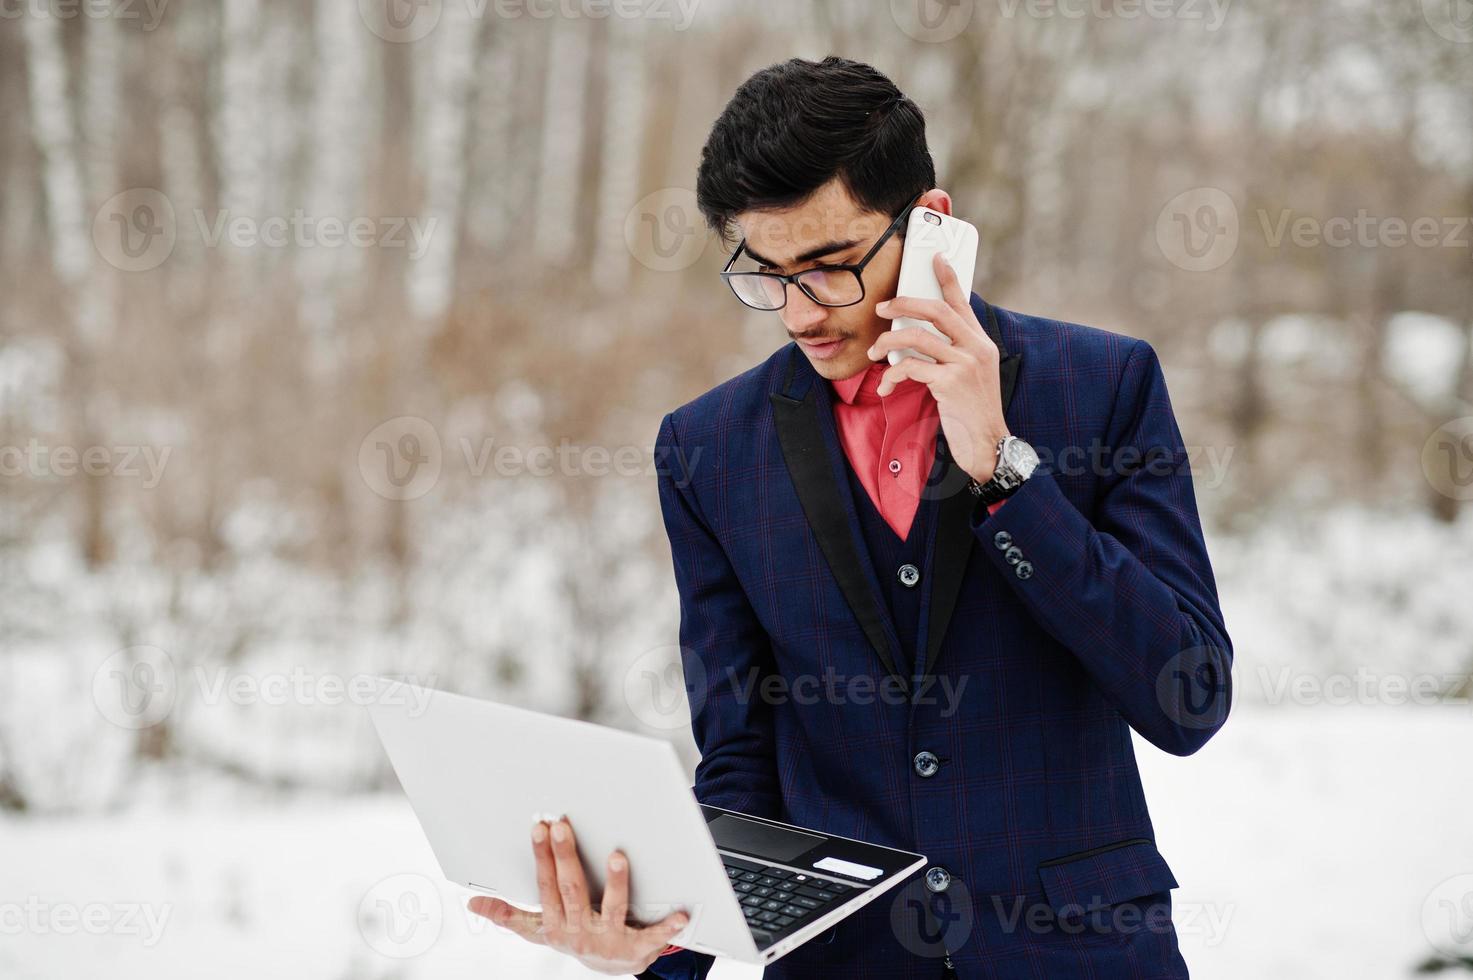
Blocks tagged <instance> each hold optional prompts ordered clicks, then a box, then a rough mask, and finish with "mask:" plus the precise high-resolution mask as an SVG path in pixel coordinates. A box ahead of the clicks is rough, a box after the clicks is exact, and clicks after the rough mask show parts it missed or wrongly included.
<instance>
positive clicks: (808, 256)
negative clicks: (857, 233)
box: [743, 238, 863, 268]
mask: <svg viewBox="0 0 1473 980" xmlns="http://www.w3.org/2000/svg"><path fill="white" fill-rule="evenodd" d="M861 241H863V239H861V238H851V239H849V240H848V241H847V242H824V243H823V244H822V245H819V246H818V247H816V248H810V249H809V250H808V251H806V252H804V253H803V254H802V255H800V256H798V257H797V258H795V259H793V264H794V265H802V264H803V263H804V262H811V261H813V260H814V259H821V258H823V257H824V256H825V255H833V254H834V253H835V252H842V251H844V249H846V248H853V247H854V246H856V245H858V244H859V243H860V242H861ZM743 248H745V249H746V252H747V254H748V255H750V256H751V257H752V258H754V259H756V260H757V261H758V262H760V263H762V264H763V265H770V266H772V267H773V268H777V266H778V263H776V262H774V261H772V260H771V259H767V258H763V257H762V256H760V255H758V254H757V253H756V252H754V251H752V246H750V245H744V246H743Z"/></svg>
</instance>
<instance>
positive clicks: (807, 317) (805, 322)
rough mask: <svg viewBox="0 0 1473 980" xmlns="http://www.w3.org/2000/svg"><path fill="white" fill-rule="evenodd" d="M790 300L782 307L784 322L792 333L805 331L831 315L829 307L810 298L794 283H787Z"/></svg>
mask: <svg viewBox="0 0 1473 980" xmlns="http://www.w3.org/2000/svg"><path fill="white" fill-rule="evenodd" d="M787 290H788V302H787V305H785V306H784V307H783V309H782V317H783V324H784V325H785V326H787V328H788V330H789V331H790V332H791V333H805V332H807V331H810V330H812V329H813V328H814V327H816V326H818V325H819V324H820V323H822V322H823V321H824V320H825V319H826V318H827V317H828V315H829V311H828V307H826V306H820V305H819V304H817V303H815V302H814V301H813V300H811V299H809V298H808V294H807V293H805V292H803V290H801V289H799V288H798V287H797V286H795V285H793V284H792V283H788V284H787Z"/></svg>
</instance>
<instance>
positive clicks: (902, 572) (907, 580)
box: [895, 562, 921, 589]
mask: <svg viewBox="0 0 1473 980" xmlns="http://www.w3.org/2000/svg"><path fill="white" fill-rule="evenodd" d="M895 577H896V578H898V579H900V584H901V585H903V586H905V587H906V588H907V589H913V588H915V587H916V583H917V582H919V581H920V580H921V570H920V569H919V568H916V567H915V566H914V565H912V564H910V563H909V562H907V563H906V564H904V565H901V566H900V567H899V568H897V569H896V570H895Z"/></svg>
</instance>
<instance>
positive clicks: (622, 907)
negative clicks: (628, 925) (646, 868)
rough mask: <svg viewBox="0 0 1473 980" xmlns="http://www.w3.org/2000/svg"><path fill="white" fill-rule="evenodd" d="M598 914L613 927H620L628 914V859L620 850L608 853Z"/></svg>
mask: <svg viewBox="0 0 1473 980" xmlns="http://www.w3.org/2000/svg"><path fill="white" fill-rule="evenodd" d="M599 914H600V915H602V916H603V920H604V923H605V924H606V925H608V926H610V927H611V928H614V929H619V928H622V927H623V926H624V920H625V919H626V918H627V917H628V915H629V859H628V858H626V857H625V856H624V854H623V852H621V851H614V852H613V853H611V854H610V855H609V874H608V879H607V883H606V884H605V885H604V897H603V907H602V909H600V911H599Z"/></svg>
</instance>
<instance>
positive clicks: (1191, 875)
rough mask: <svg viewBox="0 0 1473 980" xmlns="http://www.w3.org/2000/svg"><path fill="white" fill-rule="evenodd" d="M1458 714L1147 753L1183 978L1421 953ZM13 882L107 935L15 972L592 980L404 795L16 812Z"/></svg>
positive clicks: (1256, 723) (1458, 850)
mask: <svg viewBox="0 0 1473 980" xmlns="http://www.w3.org/2000/svg"><path fill="white" fill-rule="evenodd" d="M1469 721H1470V718H1469V709H1468V707H1467V706H1466V705H1464V706H1461V707H1454V706H1443V707H1437V708H1418V709H1414V708H1391V707H1384V706H1367V705H1348V706H1344V707H1331V706H1325V705H1320V706H1316V707H1300V706H1291V707H1278V708H1266V707H1258V706H1249V707H1246V708H1239V709H1235V715H1234V716H1233V717H1232V718H1231V719H1230V720H1229V722H1228V724H1227V726H1226V727H1225V728H1224V729H1223V730H1222V731H1221V732H1220V733H1219V734H1218V735H1217V737H1216V738H1215V739H1214V740H1213V741H1211V742H1210V743H1208V745H1207V746H1206V747H1205V748H1204V749H1202V750H1201V751H1200V752H1199V753H1197V754H1196V755H1194V756H1191V757H1188V758H1176V757H1173V756H1169V755H1166V754H1164V753H1161V752H1159V751H1157V750H1155V749H1153V748H1151V747H1150V746H1149V745H1147V744H1146V743H1144V742H1141V741H1139V740H1137V753H1138V756H1139V759H1140V764H1141V769H1142V773H1143V778H1144V779H1145V782H1146V789H1147V796H1148V798H1149V800H1150V802H1151V810H1152V817H1153V820H1154V822H1155V827H1156V835H1157V841H1158V843H1159V845H1160V847H1161V850H1162V853H1163V854H1165V855H1166V858H1167V861H1168V862H1169V863H1170V864H1171V867H1172V869H1173V871H1174V872H1175V873H1176V876H1177V879H1178V880H1179V881H1180V882H1181V887H1180V888H1179V889H1177V890H1176V892H1175V893H1174V895H1175V901H1176V906H1175V917H1176V923H1177V928H1178V930H1179V932H1180V934H1181V942H1182V949H1183V953H1184V955H1185V956H1186V959H1187V962H1188V963H1189V965H1190V966H1191V968H1192V975H1193V976H1194V977H1198V978H1201V980H1216V978H1224V980H1227V978H1232V980H1240V978H1243V977H1296V978H1315V977H1334V978H1342V980H1343V978H1358V977H1366V978H1384V977H1392V976H1404V975H1406V974H1407V973H1408V972H1409V968H1410V967H1411V966H1412V965H1413V964H1414V963H1416V962H1417V961H1419V960H1420V959H1422V958H1425V957H1426V956H1427V955H1429V953H1430V952H1431V949H1430V946H1429V941H1428V938H1427V935H1426V932H1425V930H1424V923H1423V921H1422V915H1421V912H1422V908H1423V904H1424V900H1426V898H1427V897H1428V896H1429V895H1430V894H1431V893H1432V892H1433V890H1434V889H1435V888H1436V886H1437V885H1438V884H1439V883H1440V882H1442V881H1444V880H1445V879H1447V878H1448V877H1450V876H1452V875H1454V874H1459V873H1464V872H1467V871H1469V870H1470V869H1473V837H1470V835H1468V834H1467V833H1466V832H1464V830H1463V829H1461V828H1460V826H1459V825H1458V824H1457V823H1456V818H1455V817H1453V816H1452V815H1455V814H1466V813H1467V812H1468V810H1469V809H1470V807H1473V785H1470V781H1469V780H1468V778H1467V776H1466V764H1463V765H1461V766H1460V767H1457V768H1455V767H1454V762H1455V755H1454V753H1455V752H1456V751H1457V750H1458V749H1459V748H1460V747H1466V745H1467V738H1468V725H1469ZM203 795H204V796H205V797H206V798H207V797H208V795H209V794H203ZM0 867H3V868H4V869H5V884H6V886H7V887H6V889H5V893H4V895H3V896H0V908H4V909H7V910H17V909H19V908H20V906H21V905H22V904H24V903H26V902H27V901H29V902H30V904H31V906H32V907H33V908H39V909H41V910H43V911H44V912H45V913H47V914H51V913H53V912H55V911H57V910H59V909H63V908H66V907H74V908H79V907H83V906H89V905H90V906H94V907H97V908H101V909H103V910H105V911H104V912H97V913H95V914H97V915H99V916H102V915H104V914H106V915H109V916H110V918H108V919H106V920H105V924H106V928H107V931H104V932H102V933H101V934H90V933H88V932H85V931H82V930H81V929H80V927H77V930H76V931H75V932H73V933H71V934H59V930H57V931H48V930H44V929H43V930H40V931H34V930H31V929H26V930H22V931H19V932H17V930H16V929H15V928H14V924H15V922H16V920H17V914H18V913H17V912H16V911H10V912H9V915H8V917H0V976H5V977H8V978H14V980H41V978H46V980H70V978H73V977H79V976H89V975H97V974H100V973H104V972H105V973H106V975H107V976H110V977H114V978H120V980H122V978H130V977H138V978H148V980H175V978H177V980H194V978H196V977H198V976H199V975H200V972H201V969H202V968H203V967H205V966H206V965H208V967H207V968H208V972H209V973H210V975H211V976H214V977H219V978H222V980H224V978H232V977H240V978H251V980H256V978H259V977H261V976H268V975H277V974H282V973H285V974H287V975H291V976H302V977H353V978H358V977H370V978H377V977H390V976H392V977H396V978H401V980H414V978H421V977H422V978H431V977H433V978H436V980H455V978H461V977H464V978H468V980H469V978H475V980H484V978H486V977H497V978H522V977H526V978H550V980H560V978H575V977H583V976H592V975H594V974H591V973H589V972H587V971H585V970H583V969H582V968H581V967H579V966H578V964H576V963H574V962H572V961H570V960H567V959H565V958H564V957H562V956H560V955H558V954H556V953H552V952H550V951H548V950H545V949H541V948H537V947H533V946H530V945H528V944H526V943H524V942H523V941H522V940H520V939H518V938H517V937H515V936H513V935H511V934H510V933H506V932H504V931H502V930H501V929H499V928H498V927H496V926H494V925H491V924H489V923H486V922H484V921H483V920H480V919H477V918H475V917H474V916H470V915H468V914H467V913H464V912H463V909H464V902H465V899H466V897H467V895H468V893H466V892H465V891H464V890H463V889H461V888H459V887H458V886H455V885H451V884H449V883H448V882H446V881H444V880H443V879H442V878H441V876H440V874H439V871H438V869H437V866H436V864H435V861H434V858H433V856H432V855H431V853H430V850H429V847H428V845H427V844H426V842H425V839H424V835H423V834H422V833H421V832H420V830H419V827H418V825H417V824H416V823H415V821H414V817H413V815H412V814H411V812H410V810H409V808H408V806H407V804H406V803H405V802H404V801H403V799H402V798H400V797H398V796H397V795H395V796H365V797H358V798H349V799H333V798H329V797H320V798H319V797H314V796H298V797H296V798H292V799H286V800H282V801H272V800H270V799H263V800H261V801H259V802H258V803H257V804H255V805H250V806H241V805H222V804H221V803H219V802H216V803H205V804H191V805H185V806H179V807H168V806H152V807H143V808H139V809H135V810H133V811H130V812H127V813H125V814H117V815H108V814H102V815H87V816H79V817H75V818H65V819H55V818H52V819H47V820H45V821H40V820H30V819H20V818H15V817H9V818H5V819H3V820H0ZM129 909H132V910H135V911H134V912H133V913H132V914H131V915H127V914H125V910H129ZM389 909H392V910H394V911H393V915H394V916H395V918H394V919H393V920H392V921H393V922H395V923H397V926H392V925H391V924H390V922H391V920H390V919H389V918H387V917H386V916H387V914H388V912H387V910H389ZM145 913H146V914H145ZM149 922H153V923H155V924H156V925H157V924H160V923H161V925H162V931H161V932H159V933H157V934H155V933H154V932H152V931H150V929H149V927H148V925H147V923H149ZM409 954H412V955H409ZM714 975H715V976H717V977H719V978H722V980H739V978H745V980H755V978H756V977H758V975H759V974H758V971H756V970H755V969H752V968H748V967H744V966H741V965H737V964H721V965H720V966H719V967H718V970H717V972H716V973H715V974H714Z"/></svg>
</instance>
